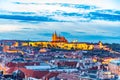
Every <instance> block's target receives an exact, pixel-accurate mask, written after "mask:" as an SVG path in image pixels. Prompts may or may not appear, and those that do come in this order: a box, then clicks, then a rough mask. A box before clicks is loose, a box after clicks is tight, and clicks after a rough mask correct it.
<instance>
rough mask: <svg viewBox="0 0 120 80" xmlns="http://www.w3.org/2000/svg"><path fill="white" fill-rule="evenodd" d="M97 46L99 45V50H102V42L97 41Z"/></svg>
mask: <svg viewBox="0 0 120 80" xmlns="http://www.w3.org/2000/svg"><path fill="white" fill-rule="evenodd" d="M98 45H99V48H100V49H102V48H103V44H102V42H101V41H99V43H98Z"/></svg>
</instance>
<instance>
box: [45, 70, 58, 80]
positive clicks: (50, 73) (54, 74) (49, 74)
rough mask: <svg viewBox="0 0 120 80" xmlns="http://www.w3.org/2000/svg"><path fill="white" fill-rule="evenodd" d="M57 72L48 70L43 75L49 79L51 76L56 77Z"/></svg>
mask: <svg viewBox="0 0 120 80" xmlns="http://www.w3.org/2000/svg"><path fill="white" fill-rule="evenodd" d="M58 74H59V72H49V73H48V74H47V75H46V76H45V77H46V80H49V79H50V78H52V77H56V76H57V75H58Z"/></svg>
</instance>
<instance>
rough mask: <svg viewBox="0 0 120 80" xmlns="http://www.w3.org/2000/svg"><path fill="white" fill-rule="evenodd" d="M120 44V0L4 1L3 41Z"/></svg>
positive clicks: (0, 4)
mask: <svg viewBox="0 0 120 80" xmlns="http://www.w3.org/2000/svg"><path fill="white" fill-rule="evenodd" d="M54 31H56V32H57V33H58V34H59V35H62V36H65V37H66V38H67V39H68V40H69V41H73V40H78V41H79V42H98V41H100V40H101V41H103V42H109V43H120V0H0V40H2V39H17V40H18V39H19V40H28V39H29V40H45V41H50V40H51V35H52V33H53V32H54Z"/></svg>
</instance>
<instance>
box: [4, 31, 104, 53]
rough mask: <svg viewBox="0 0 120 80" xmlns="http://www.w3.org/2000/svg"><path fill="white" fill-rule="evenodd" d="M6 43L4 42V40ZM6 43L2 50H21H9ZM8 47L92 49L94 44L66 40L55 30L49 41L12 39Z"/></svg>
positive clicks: (101, 46)
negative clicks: (12, 41)
mask: <svg viewBox="0 0 120 80" xmlns="http://www.w3.org/2000/svg"><path fill="white" fill-rule="evenodd" d="M5 43H6V42H5ZM6 46H7V45H4V48H3V50H4V52H21V53H22V54H23V52H22V51H18V50H9V49H8V47H6ZM8 46H9V47H19V46H32V47H40V48H57V49H58V48H59V49H65V50H93V49H94V48H95V47H96V46H95V45H94V44H90V43H86V42H82V43H81V42H68V40H67V39H66V38H65V37H64V36H58V35H57V33H56V32H54V33H53V34H52V40H51V41H14V44H12V45H8ZM97 46H98V47H99V48H100V49H101V48H103V47H104V46H103V45H102V42H99V43H98V44H97Z"/></svg>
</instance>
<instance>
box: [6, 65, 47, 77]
mask: <svg viewBox="0 0 120 80" xmlns="http://www.w3.org/2000/svg"><path fill="white" fill-rule="evenodd" d="M18 69H19V70H21V71H22V72H24V74H25V76H26V77H34V78H38V79H40V78H42V77H44V76H45V75H47V74H48V73H49V72H48V71H35V70H30V69H26V68H17V67H11V68H10V69H8V70H7V71H6V73H8V74H12V73H13V72H14V71H16V70H18Z"/></svg>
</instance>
